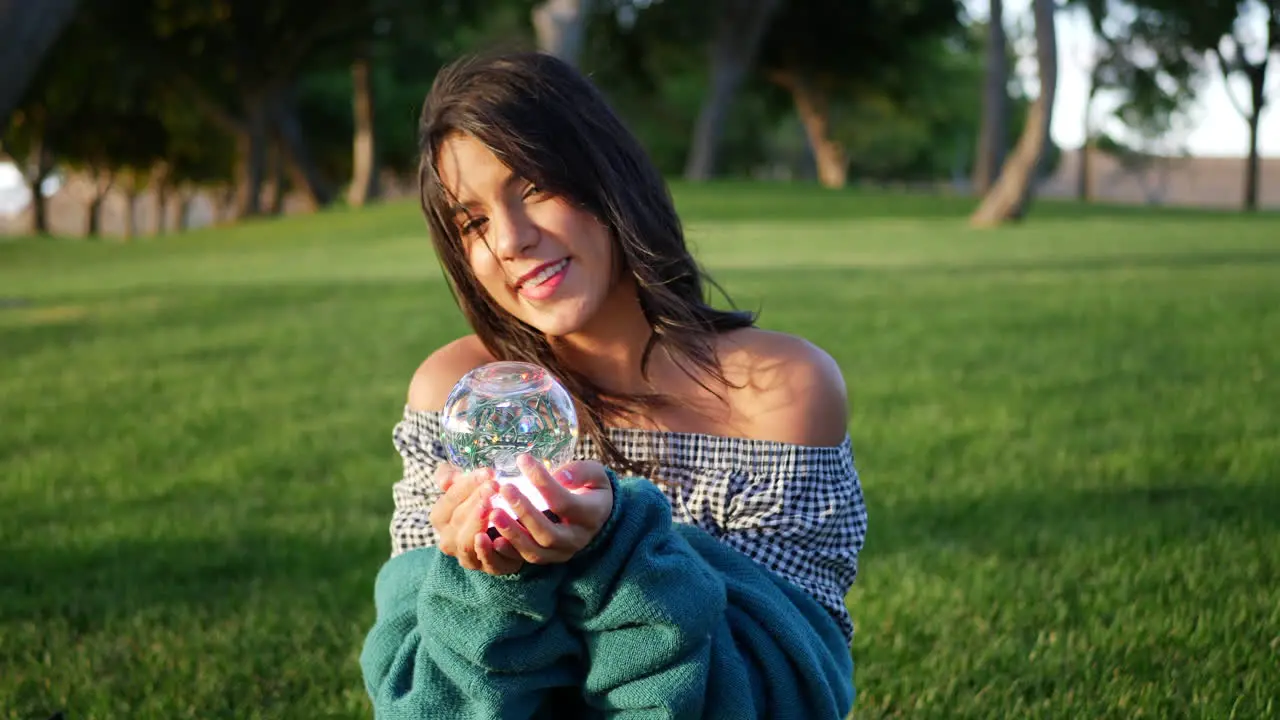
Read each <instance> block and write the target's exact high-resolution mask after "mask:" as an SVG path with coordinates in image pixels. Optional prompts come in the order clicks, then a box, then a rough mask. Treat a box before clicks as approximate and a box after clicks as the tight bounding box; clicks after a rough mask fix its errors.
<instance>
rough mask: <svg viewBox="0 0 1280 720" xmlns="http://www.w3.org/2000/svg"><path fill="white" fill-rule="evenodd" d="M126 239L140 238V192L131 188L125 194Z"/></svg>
mask: <svg viewBox="0 0 1280 720" xmlns="http://www.w3.org/2000/svg"><path fill="white" fill-rule="evenodd" d="M124 202H125V206H124V239H125V240H132V239H134V238H135V237H137V236H138V190H137V188H136V187H130V188H128V189H127V190H125V193H124Z"/></svg>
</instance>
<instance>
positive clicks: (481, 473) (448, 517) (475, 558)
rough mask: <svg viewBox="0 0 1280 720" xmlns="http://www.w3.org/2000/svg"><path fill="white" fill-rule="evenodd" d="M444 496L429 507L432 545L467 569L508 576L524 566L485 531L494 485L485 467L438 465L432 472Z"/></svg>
mask: <svg viewBox="0 0 1280 720" xmlns="http://www.w3.org/2000/svg"><path fill="white" fill-rule="evenodd" d="M434 479H435V481H436V483H437V486H438V487H439V488H440V489H441V490H443V491H444V495H442V496H440V498H439V499H437V500H436V503H435V505H434V506H433V507H432V508H431V526H432V527H433V528H435V531H436V547H438V548H439V549H440V552H442V553H444V554H445V555H449V556H451V557H454V558H456V559H457V560H458V564H459V565H461V566H462V567H464V568H466V569H468V570H481V571H484V572H486V573H489V574H490V575H508V574H511V573H514V572H516V571H517V570H519V569H520V567H521V566H522V565H524V559H523V558H521V557H520V554H519V553H518V552H516V551H515V549H514V548H513V547H511V543H510V542H509V541H507V540H505V539H503V538H502V537H499V538H498V539H497V540H492V539H490V538H489V535H488V533H487V532H486V531H487V529H488V527H489V517H490V514H491V512H492V511H493V502H492V501H493V495H494V493H496V492H497V484H496V483H495V482H494V480H493V471H492V470H489V469H483V468H482V469H478V470H471V471H469V472H465V473H464V472H462V471H461V470H459V469H458V468H456V467H453V466H452V465H444V466H441V467H440V468H439V469H438V470H437V471H436V474H435V478H434Z"/></svg>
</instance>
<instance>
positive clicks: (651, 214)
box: [418, 52, 755, 472]
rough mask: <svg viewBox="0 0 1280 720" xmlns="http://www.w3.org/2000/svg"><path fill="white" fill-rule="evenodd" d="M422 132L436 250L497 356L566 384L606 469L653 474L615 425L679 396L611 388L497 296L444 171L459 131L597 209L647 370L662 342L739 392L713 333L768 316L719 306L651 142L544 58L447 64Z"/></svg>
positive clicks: (548, 187) (682, 362) (532, 177)
mask: <svg viewBox="0 0 1280 720" xmlns="http://www.w3.org/2000/svg"><path fill="white" fill-rule="evenodd" d="M419 132H420V149H421V152H422V157H421V163H420V165H419V177H418V180H419V190H420V193H421V202H422V209H423V212H424V213H425V215H426V218H427V223H428V225H429V227H430V230H431V238H432V242H433V243H434V245H435V249H436V253H437V255H438V256H439V258H440V262H441V264H442V265H443V267H444V270H445V272H446V274H447V276H448V278H449V283H450V286H451V287H452V290H453V295H454V298H455V299H456V300H457V302H458V305H459V307H460V308H461V310H462V312H463V314H464V315H465V316H466V319H467V321H468V322H469V323H470V324H471V327H472V328H473V329H474V330H475V332H476V334H477V335H478V336H479V338H480V340H481V341H482V342H483V343H484V346H485V348H486V349H487V350H488V351H489V352H490V353H492V354H493V356H494V357H496V358H498V359H499V360H521V361H524V362H531V363H536V364H538V365H541V366H543V367H545V368H547V369H548V370H549V371H550V372H551V373H552V374H554V375H555V376H556V377H557V378H559V379H560V380H561V382H562V383H564V385H565V387H566V389H568V391H569V393H570V394H571V395H572V396H573V397H574V400H575V402H576V405H577V410H578V417H579V424H580V426H581V430H582V432H583V433H584V434H585V435H587V436H588V437H590V438H591V439H592V441H593V442H594V443H595V444H596V446H597V447H598V448H599V449H600V452H601V454H602V455H603V460H604V461H605V464H607V465H609V466H611V467H614V468H617V469H619V470H624V471H640V472H647V471H651V470H652V468H641V467H637V466H636V465H635V464H634V463H633V462H632V461H631V460H630V459H628V458H626V457H624V456H623V455H622V454H621V453H620V452H619V451H618V449H617V448H616V447H615V446H614V445H613V443H612V442H610V440H609V436H608V433H607V432H606V430H605V426H606V422H607V421H608V420H609V419H610V418H615V417H622V416H628V415H635V414H643V413H644V411H645V410H647V409H651V408H654V407H656V406H658V405H661V404H662V403H664V402H667V401H668V399H667V398H665V397H663V396H662V395H660V394H656V395H651V394H646V395H620V394H617V393H606V392H605V391H604V390H602V389H601V388H600V387H598V386H597V385H595V384H593V383H592V382H591V381H590V380H588V379H587V378H586V377H585V376H583V375H581V374H580V373H578V372H576V371H574V370H573V369H572V368H570V367H568V366H567V365H566V364H565V363H564V362H563V361H561V360H560V359H559V358H558V357H557V356H556V354H555V352H554V350H553V347H552V345H551V343H550V342H549V341H548V339H547V338H546V337H545V336H544V335H543V334H542V333H541V332H539V331H538V330H536V329H535V328H533V327H531V326H530V325H528V324H526V323H524V322H522V321H519V320H518V319H516V318H514V317H512V316H511V315H510V314H509V313H507V312H506V311H504V310H502V309H501V308H500V307H499V306H498V305H497V304H495V303H494V302H493V300H492V299H491V298H490V297H489V296H488V295H487V294H486V292H485V291H484V290H483V288H482V287H481V286H480V284H479V283H478V282H477V280H476V279H475V277H474V276H473V275H472V273H471V269H470V267H469V265H468V263H467V260H466V258H465V257H464V256H463V252H462V241H461V238H460V233H459V230H458V228H457V227H456V225H455V223H454V220H453V210H452V208H453V206H454V202H453V199H452V198H450V197H449V196H448V192H447V190H446V189H445V188H444V187H443V184H442V183H441V180H440V176H439V173H438V168H437V166H436V163H437V154H438V153H439V150H440V146H441V144H442V143H443V141H444V140H445V139H446V138H447V137H449V136H450V135H452V134H454V133H462V134H466V135H470V136H472V137H474V138H476V139H477V140H479V141H480V142H481V143H483V144H484V145H485V146H486V147H488V148H489V150H490V151H491V152H493V153H494V154H495V155H496V156H497V157H498V158H499V159H500V160H502V162H503V163H504V164H506V165H507V166H508V167H510V168H511V170H512V172H514V173H515V174H517V175H519V176H520V177H522V178H524V179H526V180H527V181H529V182H532V183H534V184H535V185H537V186H538V187H540V188H541V189H542V190H544V191H546V192H549V193H551V194H553V195H556V196H558V197H560V198H563V199H564V200H566V201H568V202H571V203H573V204H575V205H577V206H578V207H580V208H582V209H584V210H586V211H588V212H590V213H591V214H592V215H594V216H595V217H596V218H597V219H598V220H599V221H600V222H602V223H603V224H604V225H605V226H606V227H607V228H608V229H609V231H610V234H611V236H612V239H613V242H614V244H615V245H614V247H615V249H616V251H615V253H614V255H615V257H616V258H618V260H619V265H620V272H623V273H630V274H631V276H632V277H633V278H634V279H635V283H636V287H637V290H638V293H639V297H640V307H641V309H642V310H643V312H644V315H645V318H646V319H647V320H648V322H649V326H650V327H651V328H652V330H653V332H652V334H651V335H650V337H649V338H648V343H647V345H646V347H645V351H644V355H643V357H642V360H641V369H642V372H644V371H646V370H647V367H648V362H649V359H650V357H651V355H652V352H653V350H654V348H655V347H656V346H657V345H658V344H659V343H661V344H662V346H663V348H664V350H666V351H667V352H668V353H669V354H670V355H671V357H672V358H673V359H674V360H675V361H676V363H677V364H678V365H679V366H680V367H681V368H682V369H683V370H684V371H685V372H686V373H688V374H689V375H690V377H692V378H694V379H695V380H697V381H698V382H700V383H701V384H702V385H703V386H704V387H706V383H705V382H703V381H702V379H701V378H703V377H706V376H709V377H710V378H712V379H713V381H714V382H715V384H718V385H720V386H721V387H723V386H726V385H727V384H728V383H727V380H726V379H725V377H724V373H723V371H722V370H721V368H720V363H719V360H718V358H717V357H716V354H715V348H714V344H713V343H714V338H713V336H714V335H715V334H716V333H719V332H724V331H727V330H732V329H737V328H743V327H749V326H752V325H753V324H754V323H755V315H754V314H753V313H750V312H745V311H738V310H721V309H717V308H714V307H712V306H711V304H710V303H709V302H708V301H707V299H706V297H705V285H706V284H707V283H710V282H711V281H710V279H709V278H707V277H706V275H705V273H704V272H703V271H702V269H701V268H700V267H699V265H698V263H697V262H696V261H695V260H694V258H693V256H692V255H691V254H690V252H689V250H688V248H687V246H686V244H685V238H684V230H683V228H682V227H681V223H680V219H679V217H678V216H677V215H676V210H675V205H674V203H673V201H672V198H671V195H670V193H669V191H668V189H667V186H666V183H665V182H664V181H663V179H662V176H661V175H660V174H659V173H658V170H657V168H656V167H654V165H653V163H652V162H651V161H650V159H649V157H648V155H647V154H646V152H645V150H644V148H643V147H642V146H641V145H640V142H639V141H638V140H637V139H636V138H635V137H634V136H633V135H632V134H631V132H630V131H629V130H628V129H627V128H626V126H625V125H624V124H623V123H622V121H621V120H620V119H619V118H618V116H617V115H616V114H615V113H614V112H613V110H612V109H611V108H610V107H609V104H608V103H607V101H606V100H605V98H604V97H603V95H602V94H601V93H600V92H599V91H598V90H597V89H596V87H595V86H594V85H593V84H592V83H591V82H590V81H589V80H587V78H585V77H584V76H583V75H582V74H581V73H579V72H578V71H577V70H575V69H574V68H573V67H572V66H570V65H568V64H567V63H565V62H563V61H561V60H559V59H557V58H555V57H553V56H551V55H546V54H542V53H534V52H517V53H506V54H493V55H483V56H469V57H466V58H462V59H460V60H457V61H455V62H454V63H452V64H450V65H449V66H447V67H445V68H444V69H443V70H442V71H441V72H440V73H439V74H438V75H437V76H436V78H435V82H434V83H433V84H432V87H431V90H430V92H429V93H428V95H427V99H426V103H425V105H424V107H423V111H422V118H421V123H420V126H419ZM712 284H714V283H712ZM717 289H718V288H717ZM713 392H714V390H713Z"/></svg>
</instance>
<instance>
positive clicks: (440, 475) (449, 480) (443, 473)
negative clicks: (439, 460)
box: [431, 463, 462, 492]
mask: <svg viewBox="0 0 1280 720" xmlns="http://www.w3.org/2000/svg"><path fill="white" fill-rule="evenodd" d="M461 474H462V471H461V470H459V469H458V468H457V467H456V466H454V465H450V464H448V463H444V464H442V465H440V466H439V467H437V468H436V471H435V473H433V474H432V476H431V479H432V480H433V481H434V482H435V484H436V487H438V488H440V491H441V492H448V491H449V488H450V486H452V485H453V484H454V482H456V481H457V479H458V476H459V475H461Z"/></svg>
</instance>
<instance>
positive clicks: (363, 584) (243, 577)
mask: <svg viewBox="0 0 1280 720" xmlns="http://www.w3.org/2000/svg"><path fill="white" fill-rule="evenodd" d="M388 548H389V545H388V542H387V540H386V537H385V534H384V533H371V535H370V536H369V537H367V538H358V539H357V538H356V537H354V536H351V537H345V538H343V537H335V535H334V534H333V533H323V534H322V533H317V534H316V536H315V537H304V536H293V535H284V534H280V533H273V532H270V531H266V530H261V529H252V530H237V531H233V532H228V533H227V534H226V536H224V537H208V538H198V539H197V538H171V539H166V538H154V539H151V538H147V539H137V538H130V539H126V540H103V541H101V542H98V543H94V544H93V545H92V546H89V547H73V546H70V545H61V546H58V547H52V546H41V547H35V548H32V547H24V548H22V549H17V548H0V554H2V555H3V556H4V557H5V562H4V563H3V564H0V617H4V618H5V621H6V622H21V621H32V622H37V623H39V622H42V621H49V620H54V619H56V620H59V621H61V622H65V623H67V624H68V625H70V626H71V627H72V628H73V629H74V630H76V631H78V632H92V631H94V630H95V629H98V628H100V627H101V626H103V625H104V624H106V623H107V622H108V621H110V620H114V619H120V618H128V617H134V616H137V615H142V614H150V613H151V612H152V611H156V610H161V611H164V612H170V613H171V612H174V611H176V612H179V613H181V614H183V615H186V614H189V613H190V612H191V611H192V610H197V609H198V610H202V611H203V612H202V613H200V616H201V617H205V618H210V617H220V616H229V615H235V614H238V613H240V612H242V611H243V609H244V607H245V605H246V603H248V602H249V601H250V600H253V599H255V598H258V599H269V602H270V604H272V605H277V604H278V605H280V606H281V608H282V609H281V612H287V611H286V610H284V608H287V607H289V606H291V605H293V606H294V607H295V608H296V607H299V605H298V604H300V605H301V606H308V607H315V606H316V605H317V604H320V605H324V606H330V607H331V606H335V605H336V606H338V607H344V606H345V607H352V606H353V605H354V606H355V607H359V603H360V602H362V601H364V602H366V603H367V604H368V607H369V608H372V592H373V579H374V576H375V574H376V573H377V571H378V568H379V567H380V564H381V562H383V561H384V560H385V558H386V555H387V551H388Z"/></svg>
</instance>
